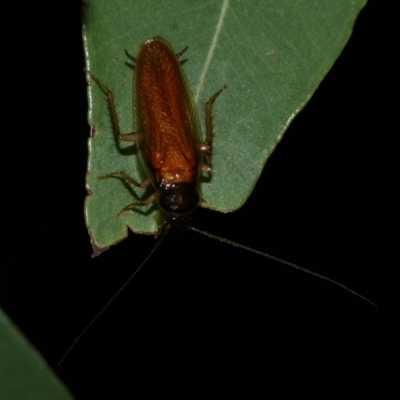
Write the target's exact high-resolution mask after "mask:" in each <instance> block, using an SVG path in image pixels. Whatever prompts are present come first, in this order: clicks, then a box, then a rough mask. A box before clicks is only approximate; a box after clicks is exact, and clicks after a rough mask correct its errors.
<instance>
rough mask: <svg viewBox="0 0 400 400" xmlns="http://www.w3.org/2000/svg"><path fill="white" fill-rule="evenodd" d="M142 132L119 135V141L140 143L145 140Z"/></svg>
mask: <svg viewBox="0 0 400 400" xmlns="http://www.w3.org/2000/svg"><path fill="white" fill-rule="evenodd" d="M143 137H144V136H143V133H142V132H132V133H123V134H120V135H118V139H119V140H121V142H140V141H142V140H143Z"/></svg>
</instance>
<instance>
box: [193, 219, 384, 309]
mask: <svg viewBox="0 0 400 400" xmlns="http://www.w3.org/2000/svg"><path fill="white" fill-rule="evenodd" d="M187 229H190V230H192V231H194V232H197V233H200V234H201V235H204V236H207V237H209V238H211V239H215V240H219V241H220V242H223V243H227V244H230V245H231V246H235V247H238V248H239V249H242V250H247V251H250V252H251V253H254V254H258V255H259V256H263V257H266V258H269V259H270V260H273V261H276V262H279V263H281V264H284V265H287V266H288V267H291V268H294V269H297V270H299V271H302V272H305V273H306V274H309V275H312V276H315V277H316V278H319V279H323V280H324V281H327V282H329V283H332V284H333V285H336V286H339V287H340V288H342V289H344V290H346V291H347V292H349V293H351V294H352V295H354V296H357V297H359V298H360V299H362V300H364V301H366V302H367V303H369V304H371V305H372V306H373V307H376V308H378V306H377V305H376V304H375V303H373V302H372V301H371V300H369V299H367V298H366V297H364V296H363V295H361V294H359V293H357V292H355V291H354V290H352V289H350V288H348V287H347V286H345V285H343V284H342V283H340V282H337V281H335V280H333V279H331V278H328V277H326V276H324V275H320V274H317V273H316V272H313V271H310V270H309V269H306V268H302V267H299V266H298V265H296V264H293V263H291V262H289V261H285V260H282V259H281V258H278V257H275V256H271V255H270V254H267V253H263V252H262V251H259V250H255V249H252V248H251V247H247V246H244V245H242V244H240V243H236V242H233V241H232V240H228V239H225V238H223V237H220V236H217V235H213V234H212V233H208V232H205V231H201V230H200V229H197V228H193V226H188V227H187Z"/></svg>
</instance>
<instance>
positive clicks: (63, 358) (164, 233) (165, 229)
mask: <svg viewBox="0 0 400 400" xmlns="http://www.w3.org/2000/svg"><path fill="white" fill-rule="evenodd" d="M170 227H171V226H170V225H169V224H165V226H164V227H163V228H162V234H161V236H160V238H159V239H158V241H157V243H156V244H155V245H154V247H153V249H152V250H151V251H150V253H149V254H148V255H147V257H146V258H145V259H144V260H143V262H142V263H141V264H140V265H139V267H138V268H137V269H136V270H135V271H134V272H133V273H132V275H131V276H130V277H129V278H128V280H127V281H126V282H125V283H124V284H123V285H122V286H121V287H120V288H119V289H118V290H117V292H116V293H115V294H114V296H112V297H111V299H110V300H109V301H108V302H107V303H106V305H105V306H104V307H103V308H102V309H101V310H100V311H99V312H98V313H97V314H96V316H95V317H94V318H93V319H92V320H91V321H90V322H89V323H88V324H87V325H86V327H85V328H84V329H83V331H82V332H81V333H80V334H79V335H78V336H77V337H76V339H75V340H74V341H73V342H72V344H71V345H70V346H69V347H68V349H67V351H66V352H65V353H64V355H63V356H62V357H61V359H60V361H59V362H58V365H61V364H62V363H63V362H64V360H65V359H66V358H67V356H68V354H69V353H70V352H71V350H72V349H73V348H74V347H75V345H76V344H77V343H78V342H79V340H81V338H82V336H84V335H85V334H86V332H87V331H88V330H89V329H90V327H91V326H92V325H93V324H94V323H95V322H96V321H97V320H98V319H99V317H100V316H101V315H102V314H103V313H104V311H106V310H107V308H108V307H109V306H110V304H111V303H112V302H113V301H114V300H115V299H116V298H117V297H118V296H119V295H120V294H121V292H122V291H123V290H124V289H125V288H126V287H127V286H128V285H129V283H130V281H131V280H132V279H133V278H134V277H135V276H136V275H137V274H138V273H139V271H140V270H141V269H142V267H143V266H144V265H145V264H146V263H147V261H148V260H149V258H150V257H151V256H152V255H153V254H154V253H155V251H156V250H157V249H158V247H159V246H160V244H161V243H162V242H163V240H164V239H165V236H167V233H168V231H169V228H170Z"/></svg>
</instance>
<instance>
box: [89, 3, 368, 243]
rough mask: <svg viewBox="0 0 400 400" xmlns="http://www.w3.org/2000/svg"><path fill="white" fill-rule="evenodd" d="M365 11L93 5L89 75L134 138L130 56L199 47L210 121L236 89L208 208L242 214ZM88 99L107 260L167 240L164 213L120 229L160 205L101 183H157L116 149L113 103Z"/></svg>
mask: <svg viewBox="0 0 400 400" xmlns="http://www.w3.org/2000/svg"><path fill="white" fill-rule="evenodd" d="M365 2H366V1H365V0H352V1H351V0H338V1H335V2H332V1H331V0H315V1H310V0H302V1H301V0H298V1H295V2H294V1H287V0H273V1H266V0H257V1H256V0H254V1H251V2H250V1H247V2H246V1H242V2H239V1H228V0H223V1H211V0H204V1H202V2H196V3H192V5H189V3H188V2H187V1H183V0H175V1H168V2H159V1H155V0H151V1H146V2H134V1H131V0H115V1H112V2H110V1H107V0H96V1H94V0H88V1H86V3H85V7H84V27H83V37H84V43H85V54H86V67H87V68H88V69H89V70H90V71H91V72H92V73H94V74H95V75H96V76H97V77H98V78H99V79H100V80H101V81H102V82H104V83H106V84H107V85H108V86H109V87H110V88H111V89H112V90H113V92H114V97H115V101H116V105H117V111H118V115H119V119H120V125H121V129H122V131H123V132H131V131H132V130H133V129H134V121H133V108H132V82H133V69H132V68H131V67H129V63H127V61H129V60H128V59H127V58H126V56H125V54H124V50H125V49H127V50H128V52H129V53H131V54H133V55H135V53H136V50H137V49H138V47H139V45H140V44H141V43H142V42H143V41H144V40H145V39H147V38H150V37H153V36H156V35H161V36H163V37H165V38H166V39H167V40H168V41H169V42H170V43H171V44H172V45H173V46H174V48H175V50H176V51H177V52H178V51H180V50H181V49H183V48H184V47H185V46H186V45H189V49H188V51H187V52H186V53H185V56H184V57H185V59H186V62H184V66H183V67H184V70H185V72H186V74H187V76H188V79H189V82H190V83H191V85H192V88H193V91H194V93H195V97H196V100H197V103H198V107H199V112H200V116H201V117H202V116H203V115H204V111H203V107H204V105H203V102H204V100H205V99H207V98H208V97H209V96H210V95H211V94H213V93H215V91H217V90H218V89H219V88H220V87H221V86H222V85H224V84H227V85H228V89H227V90H226V91H224V92H223V93H222V94H221V95H220V96H219V98H218V99H217V100H216V102H215V105H214V130H215V132H216V137H215V140H214V147H213V169H212V175H211V179H209V180H205V181H204V182H203V183H202V186H201V190H202V195H203V198H204V199H205V200H206V203H205V204H203V206H204V207H209V208H212V209H215V210H218V211H222V212H229V211H234V210H235V209H237V208H239V207H241V206H242V205H243V203H244V202H245V201H246V199H247V197H248V196H249V195H250V193H251V191H252V189H253V188H254V186H255V184H256V182H257V179H258V177H259V176H260V174H261V171H262V169H263V167H264V164H265V162H266V160H267V159H268V157H269V156H270V154H271V153H272V151H273V150H274V148H275V146H276V145H277V144H278V142H279V141H280V139H281V138H282V136H283V134H284V132H285V130H286V129H287V128H288V126H289V124H290V122H291V121H292V120H293V118H294V117H295V116H296V114H297V113H298V112H299V111H300V110H301V109H302V108H303V107H304V105H305V104H306V102H307V101H308V99H309V98H310V97H311V96H312V94H313V93H314V91H315V90H316V88H317V87H318V85H319V83H320V82H321V80H322V79H323V77H324V76H325V75H326V73H327V72H328V71H329V69H330V68H331V67H332V65H333V63H334V61H335V60H336V58H337V57H338V56H339V54H340V52H341V51H342V49H343V47H344V46H345V44H346V42H347V40H348V39H349V36H350V34H351V30H352V26H353V24H354V21H355V18H356V16H357V14H358V12H359V11H360V9H361V8H362V7H363V6H364V5H365ZM89 81H90V79H89ZM88 95H89V123H90V125H91V126H92V127H93V131H92V132H94V133H95V134H94V135H93V136H92V137H91V138H90V139H89V148H90V157H89V167H88V174H87V188H88V190H89V191H90V192H89V193H90V195H88V197H87V199H86V221H87V226H88V229H89V232H90V234H91V236H92V241H93V244H94V247H97V248H99V249H100V250H101V249H105V248H107V247H108V246H110V245H112V244H115V243H117V242H118V241H120V240H122V239H123V238H124V237H126V235H127V226H129V227H130V229H132V230H133V231H135V232H140V233H154V232H156V231H157V228H158V226H159V224H160V222H161V221H162V217H160V215H159V212H158V210H157V207H156V206H155V205H151V206H149V207H148V208H147V209H146V208H142V207H141V208H140V209H138V210H129V211H126V212H124V213H122V214H121V216H119V217H118V218H116V217H115V214H116V213H117V212H118V211H119V210H121V209H122V208H123V207H124V206H125V205H127V204H129V203H132V202H134V201H136V200H138V199H144V198H146V197H148V196H149V193H148V192H147V193H143V191H142V190H140V189H137V188H130V187H128V186H127V185H126V184H125V183H124V182H123V181H122V180H121V179H118V178H109V179H103V180H98V177H99V176H101V175H105V174H108V173H111V172H115V171H119V170H124V171H125V172H127V173H128V174H129V175H131V176H132V177H134V178H135V179H137V180H139V181H140V180H143V179H144V177H145V175H144V172H143V169H142V167H141V165H140V162H139V160H138V157H137V156H136V155H135V150H134V146H127V145H126V144H120V143H116V140H115V138H114V135H113V132H112V129H111V120H110V116H109V111H108V107H107V100H106V96H105V94H104V92H102V90H101V89H100V88H99V86H98V85H97V84H95V83H93V84H92V85H90V86H89V89H88ZM201 119H203V118H201ZM202 122H203V121H202ZM132 149H133V150H132Z"/></svg>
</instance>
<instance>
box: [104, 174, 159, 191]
mask: <svg viewBox="0 0 400 400" xmlns="http://www.w3.org/2000/svg"><path fill="white" fill-rule="evenodd" d="M112 176H119V177H120V178H122V179H125V180H126V181H128V182H129V183H131V184H132V185H134V186H137V187H140V188H142V189H145V188H147V187H148V186H149V185H150V184H151V183H152V179H151V178H147V179H145V180H144V181H143V182H142V183H140V182H138V181H137V180H136V179H133V178H132V177H131V176H129V175H128V174H127V173H126V172H125V171H116V172H111V173H109V174H107V175H102V176H99V177H98V179H105V178H110V177H112Z"/></svg>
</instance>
